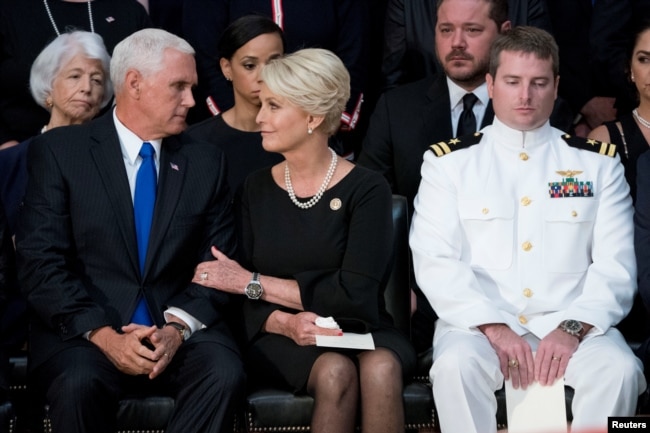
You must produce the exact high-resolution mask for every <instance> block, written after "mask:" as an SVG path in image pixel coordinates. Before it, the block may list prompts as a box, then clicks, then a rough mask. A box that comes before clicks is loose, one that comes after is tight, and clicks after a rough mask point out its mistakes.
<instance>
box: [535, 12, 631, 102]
mask: <svg viewBox="0 0 650 433" xmlns="http://www.w3.org/2000/svg"><path fill="white" fill-rule="evenodd" d="M633 2H634V0H598V1H597V2H596V4H595V6H592V4H591V0H572V1H567V0H547V3H548V8H549V12H550V16H551V22H552V24H553V34H554V36H555V39H556V41H557V44H558V46H559V47H560V89H559V94H560V96H561V97H562V98H564V99H565V100H566V101H568V103H569V105H570V106H571V108H572V109H573V110H574V112H575V113H578V112H579V111H580V109H581V108H582V106H583V105H584V104H585V103H586V102H587V101H588V100H589V99H591V98H592V97H594V96H612V97H617V98H619V103H624V104H626V105H629V103H627V102H625V100H626V99H628V98H629V96H628V94H627V93H628V86H627V84H626V82H627V78H626V74H625V67H626V62H627V49H628V48H627V47H628V44H629V43H630V42H631V40H632V32H633V26H632V21H633V11H634V8H633V7H632V4H633ZM631 108H633V107H630V109H631Z"/></svg>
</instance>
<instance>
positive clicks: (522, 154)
mask: <svg viewBox="0 0 650 433" xmlns="http://www.w3.org/2000/svg"><path fill="white" fill-rule="evenodd" d="M519 159H521V160H522V161H528V154H527V153H526V152H521V153H520V154H519Z"/></svg>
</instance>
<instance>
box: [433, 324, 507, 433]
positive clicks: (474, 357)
mask: <svg viewBox="0 0 650 433" xmlns="http://www.w3.org/2000/svg"><path fill="white" fill-rule="evenodd" d="M434 342H435V343H434V346H433V366H432V367H431V371H430V373H429V374H430V376H431V383H432V384H433V400H434V402H435V405H436V410H437V411H438V417H439V419H440V430H441V432H442V433H458V432H463V433H494V432H496V411H497V401H496V397H495V396H494V393H495V391H496V390H498V389H500V388H501V387H502V386H503V374H502V373H501V370H500V369H499V358H498V357H497V355H496V352H495V351H494V349H493V348H492V346H491V345H490V342H489V341H488V339H487V338H486V337H485V336H483V335H482V334H480V335H477V334H469V333H466V332H453V331H452V332H448V333H447V334H445V335H444V336H442V337H441V338H438V339H434Z"/></svg>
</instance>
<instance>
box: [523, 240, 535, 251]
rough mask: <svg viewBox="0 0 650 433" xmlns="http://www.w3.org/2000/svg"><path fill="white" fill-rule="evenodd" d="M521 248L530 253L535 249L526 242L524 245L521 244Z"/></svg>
mask: <svg viewBox="0 0 650 433" xmlns="http://www.w3.org/2000/svg"><path fill="white" fill-rule="evenodd" d="M521 248H523V250H524V251H530V250H531V249H532V248H533V244H531V243H530V242H528V241H526V242H524V243H523V244H521Z"/></svg>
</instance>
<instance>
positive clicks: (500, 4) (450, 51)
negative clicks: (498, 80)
mask: <svg viewBox="0 0 650 433" xmlns="http://www.w3.org/2000/svg"><path fill="white" fill-rule="evenodd" d="M509 28H510V21H508V2H507V0H443V1H441V2H438V10H437V26H436V29H435V31H436V37H435V46H436V55H437V57H438V59H439V61H440V63H441V65H442V67H443V69H444V72H445V74H444V75H443V74H437V75H436V76H435V77H434V78H429V79H424V80H421V81H417V82H415V83H411V84H406V85H404V86H401V87H398V88H396V89H393V90H390V91H388V92H387V93H385V94H384V95H382V96H381V98H380V99H379V101H378V103H377V106H376V108H375V111H374V113H373V115H372V117H371V119H370V125H369V128H368V132H367V134H366V137H365V139H364V141H363V145H362V149H361V153H360V155H359V158H358V163H359V164H360V165H364V166H366V167H369V168H372V169H374V170H377V171H379V172H381V173H382V174H383V175H384V176H385V177H386V179H388V182H389V183H390V185H391V187H392V189H393V193H395V194H400V195H404V196H406V198H407V199H408V202H409V209H410V211H411V212H412V209H413V198H414V197H415V195H416V193H417V190H418V186H419V184H420V167H421V166H422V157H423V155H424V152H425V151H426V149H427V148H428V147H429V146H430V145H431V144H433V143H436V142H439V141H446V140H449V139H450V138H452V137H455V136H457V135H459V134H458V122H459V120H460V118H461V114H462V111H463V97H464V95H466V94H469V93H473V94H474V95H475V96H477V98H478V100H477V101H476V103H475V104H474V106H473V107H472V108H471V111H472V113H473V115H474V118H475V119H474V130H473V131H471V132H472V133H473V132H476V131H477V130H478V129H480V128H481V127H483V126H485V125H489V124H490V123H492V119H493V118H494V112H493V111H492V105H491V103H490V100H489V97H488V93H487V86H486V84H485V74H486V73H487V71H488V63H489V53H490V46H491V44H492V41H493V40H494V39H495V38H496V37H497V35H499V33H501V32H503V31H505V30H508V29H509ZM468 132H469V131H468ZM465 133H467V132H465ZM416 294H417V301H416V302H417V307H416V312H415V314H414V316H413V322H412V329H413V331H412V332H413V334H412V340H413V343H414V345H415V346H416V349H417V350H418V351H422V350H425V349H427V348H430V347H431V342H432V338H433V324H434V321H435V314H434V313H433V311H432V310H431V307H430V306H429V303H428V302H427V300H426V298H425V297H424V296H423V295H422V294H421V292H420V291H419V290H416Z"/></svg>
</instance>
